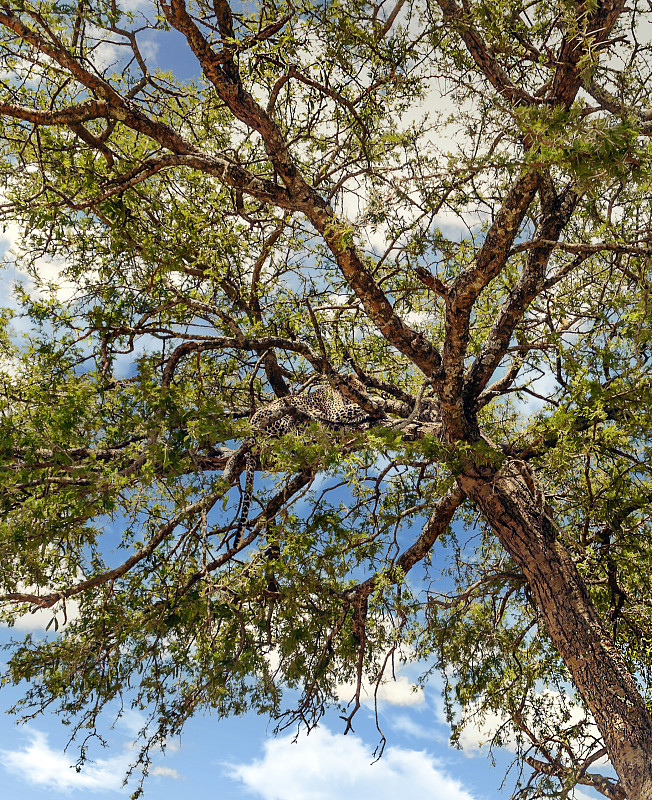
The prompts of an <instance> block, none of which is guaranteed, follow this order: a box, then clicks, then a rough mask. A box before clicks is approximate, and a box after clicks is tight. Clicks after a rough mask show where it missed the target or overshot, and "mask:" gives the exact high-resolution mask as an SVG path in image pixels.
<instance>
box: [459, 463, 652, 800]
mask: <svg viewBox="0 0 652 800" xmlns="http://www.w3.org/2000/svg"><path fill="white" fill-rule="evenodd" d="M458 481H459V484H460V486H461V488H462V489H463V491H464V492H465V493H466V495H467V496H468V497H469V498H470V499H471V500H472V501H473V502H474V503H475V505H476V507H477V508H478V509H479V510H480V512H481V513H482V515H483V516H484V518H485V519H486V520H487V522H488V523H489V524H490V525H491V526H492V528H493V529H494V531H495V533H496V535H497V536H498V538H499V540H500V542H501V544H502V545H503V547H504V548H505V549H506V550H507V551H508V552H509V554H510V555H511V556H512V558H514V560H515V561H516V562H517V563H518V565H519V566H520V568H521V569H522V570H523V573H524V574H525V576H526V577H527V579H528V581H529V584H530V587H531V590H532V594H533V596H534V598H535V600H536V602H537V605H538V607H539V609H540V610H541V614H542V616H543V620H544V622H545V625H546V629H547V631H548V634H549V635H550V638H551V640H552V642H553V643H554V645H555V647H556V648H557V650H558V651H559V654H560V655H561V657H562V659H563V661H564V663H565V664H566V666H567V667H568V670H569V672H570V674H571V676H572V678H573V681H574V682H575V685H576V687H577V689H578V691H579V692H580V694H581V695H582V697H583V698H584V701H585V702H586V704H587V706H588V707H589V709H590V710H591V713H592V714H593V716H594V718H595V721H596V724H597V726H598V728H599V730H600V732H601V734H602V736H603V737H604V741H605V745H606V747H607V749H608V751H609V755H610V757H611V762H612V764H613V766H614V768H615V770H616V772H617V773H618V776H619V778H620V781H621V783H622V786H623V788H624V789H625V792H626V793H627V797H628V798H629V800H652V717H651V716H650V713H649V712H648V709H647V707H646V705H645V702H644V700H643V698H642V697H641V694H640V692H639V690H638V687H637V686H636V683H635V681H634V679H633V678H632V676H631V675H630V674H629V672H628V671H627V668H626V667H625V664H624V663H623V662H622V660H621V658H620V656H619V654H618V652H617V651H616V648H615V647H614V646H613V644H612V643H611V640H610V637H609V634H608V633H607V631H606V629H605V628H604V626H603V624H602V621H601V619H600V617H599V615H598V612H597V610H596V608H595V606H594V605H593V602H592V601H591V598H590V597H589V595H588V592H587V589H586V586H585V584H584V581H583V579H582V576H581V575H580V573H579V571H578V569H577V567H576V565H575V563H574V561H573V559H572V558H571V555H570V552H569V551H568V549H567V548H566V547H565V546H564V544H563V542H562V541H561V540H560V539H559V537H558V535H557V530H556V526H555V525H554V523H553V522H552V520H551V519H550V517H549V516H548V513H547V512H546V510H545V507H543V508H542V507H541V505H542V504H541V503H540V502H538V501H537V499H536V497H535V496H534V494H533V492H531V491H530V489H529V488H528V485H527V482H526V480H525V478H524V477H523V473H522V468H521V466H520V462H515V461H508V462H506V463H505V464H503V465H502V467H501V468H500V469H497V468H496V467H494V466H487V465H477V464H473V465H469V466H467V467H466V468H465V469H464V471H463V473H462V474H461V475H460V477H459V479H458Z"/></svg>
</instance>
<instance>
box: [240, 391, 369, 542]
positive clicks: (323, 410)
mask: <svg viewBox="0 0 652 800" xmlns="http://www.w3.org/2000/svg"><path fill="white" fill-rule="evenodd" d="M306 420H307V421H310V420H314V421H316V422H319V423H321V424H322V425H326V426H328V427H329V428H336V429H349V430H355V429H356V428H359V427H360V426H361V425H362V424H363V423H365V422H368V421H369V420H370V415H369V414H367V413H366V412H365V411H363V409H361V408H360V406H359V405H357V404H356V403H352V402H351V401H350V400H348V399H347V398H346V397H344V395H343V394H341V393H340V392H338V391H337V390H336V389H332V388H331V387H330V386H324V387H322V388H321V389H317V390H315V391H314V392H307V393H305V394H290V395H287V396H286V397H279V398H278V400H274V401H273V402H271V403H268V404H267V405H265V406H263V407H262V408H260V409H258V411H256V412H255V413H254V414H252V416H251V418H250V423H251V427H252V428H253V429H254V431H255V432H256V435H255V436H253V437H251V438H250V439H249V440H248V442H247V443H248V445H249V446H248V449H247V453H246V456H245V470H246V471H245V488H244V493H243V497H242V505H241V507H240V515H239V519H238V528H237V531H236V535H235V543H234V547H239V546H240V543H241V542H242V538H243V534H244V529H245V526H246V524H247V519H248V517H249V507H250V506H251V498H252V495H253V488H254V472H255V465H256V458H255V455H254V453H253V452H252V450H253V448H254V447H255V445H256V444H258V443H259V442H260V441H261V439H263V438H272V439H278V438H280V437H281V436H284V435H285V434H286V433H290V432H291V431H293V430H294V429H296V428H297V427H298V426H300V425H301V424H305V421H306Z"/></svg>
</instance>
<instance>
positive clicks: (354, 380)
mask: <svg viewBox="0 0 652 800" xmlns="http://www.w3.org/2000/svg"><path fill="white" fill-rule="evenodd" d="M344 380H345V381H346V382H347V383H348V384H349V386H353V387H355V388H356V389H359V390H360V391H362V392H365V391H366V388H365V385H364V383H362V381H361V380H360V378H358V376H357V375H356V374H355V372H347V373H346V375H345V376H344Z"/></svg>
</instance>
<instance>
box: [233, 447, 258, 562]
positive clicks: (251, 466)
mask: <svg viewBox="0 0 652 800" xmlns="http://www.w3.org/2000/svg"><path fill="white" fill-rule="evenodd" d="M255 471H256V459H255V457H254V455H253V453H252V452H251V450H248V451H247V453H246V454H245V488H244V494H243V496H242V503H241V504H240V515H239V517H238V527H237V529H236V532H235V541H234V542H233V547H234V548H235V549H237V548H238V547H240V545H241V544H242V540H243V539H244V530H245V527H246V525H247V520H248V519H249V508H250V507H251V498H252V496H253V493H254V473H255Z"/></svg>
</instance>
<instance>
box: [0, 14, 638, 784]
mask: <svg viewBox="0 0 652 800" xmlns="http://www.w3.org/2000/svg"><path fill="white" fill-rule="evenodd" d="M650 13H651V12H650V8H649V4H646V3H642V2H640V0H633V2H632V3H630V4H629V5H628V6H625V4H624V2H623V0H586V2H578V1H577V0H550V1H549V2H540V0H533V2H527V3H526V2H522V0H468V2H467V0H463V1H462V2H461V3H458V2H457V1H456V0H431V1H430V2H425V1H423V0H398V2H396V3H394V2H393V0H391V2H384V0H381V1H380V2H378V3H377V4H374V3H367V2H362V0H346V2H344V1H343V0H325V1H324V2H319V3H312V2H310V1H309V0H291V2H290V0H288V2H283V0H273V1H272V0H269V2H268V0H264V1H263V2H257V3H254V2H246V3H240V4H235V3H232V4H229V3H228V1H227V0H212V2H211V3H209V2H204V0H169V2H166V1H164V0H161V1H160V2H158V3H151V4H150V3H139V4H137V5H135V6H134V5H133V4H128V3H122V2H121V0H120V1H119V2H116V0H78V1H77V2H76V3H70V4H69V3H65V2H56V0H43V1H42V2H38V1H37V2H32V0H23V1H22V2H16V3H7V2H4V0H3V2H2V3H1V4H0V36H1V47H0V57H1V59H2V73H1V77H0V86H1V89H0V117H1V128H0V148H1V156H0V175H1V180H2V193H3V195H2V214H3V216H4V220H5V222H6V223H7V224H11V225H13V226H17V228H18V230H19V232H20V241H19V245H17V247H16V248H15V252H14V253H13V255H11V256H8V257H7V260H9V261H13V263H14V267H15V268H17V269H18V270H20V271H21V272H22V273H24V274H25V275H27V276H29V280H28V281H27V282H25V281H23V283H22V284H20V283H19V284H17V286H16V287H15V295H14V296H15V300H14V301H13V302H12V303H9V304H8V308H7V309H6V310H5V311H4V312H3V315H2V318H1V320H2V331H3V332H2V338H1V339H0V348H1V350H2V358H3V360H2V365H1V371H0V452H1V453H2V457H1V459H0V503H1V507H2V521H1V522H0V554H1V557H0V603H1V604H2V606H1V607H2V611H1V613H2V616H3V619H5V620H6V621H9V622H10V623H11V621H12V620H14V619H15V618H16V617H17V616H18V615H20V614H23V613H25V612H26V611H27V610H29V609H34V608H46V609H52V612H53V614H54V613H55V612H56V611H57V610H59V616H57V617H53V619H54V620H55V621H56V622H55V627H58V624H59V620H60V617H61V612H62V611H64V612H66V614H67V622H66V625H65V626H63V627H61V629H60V630H57V631H56V635H53V636H50V637H49V638H47V639H45V640H36V639H32V638H31V637H27V638H26V639H25V640H24V641H16V642H15V644H14V647H13V650H12V655H11V658H10V661H9V665H8V671H7V674H6V679H7V680H10V681H13V682H15V683H19V682H20V681H23V680H26V681H27V682H28V684H27V685H28V688H27V690H26V694H25V699H24V701H23V706H22V707H23V708H24V709H25V710H26V711H27V712H28V713H33V712H36V711H39V710H45V709H56V710H58V711H59V712H60V713H61V714H63V715H64V716H66V717H68V718H70V719H71V720H73V721H74V723H75V725H76V726H78V728H79V729H81V728H82V727H83V728H89V729H90V730H91V731H92V730H95V729H96V726H97V721H98V715H99V714H100V712H101V711H102V709H104V708H105V707H106V706H107V705H109V704H110V703H112V702H113V701H114V700H115V699H116V698H124V699H125V702H128V703H133V704H135V705H136V706H138V707H141V708H146V709H147V710H148V713H150V715H151V717H150V726H149V728H148V732H147V736H146V738H145V740H144V742H143V751H142V753H141V758H142V759H144V760H146V759H147V752H148V748H149V747H151V745H153V744H157V743H161V742H164V741H165V740H166V738H167V737H168V736H170V735H171V734H174V733H177V732H179V731H180V730H181V729H182V728H183V725H184V723H185V721H186V720H187V719H189V717H191V716H192V715H193V714H196V713H198V712H200V711H202V710H204V709H214V710H215V711H217V713H219V714H222V715H229V714H238V713H242V712H244V711H246V710H249V709H255V710H257V711H259V712H260V713H264V714H269V715H271V716H272V717H274V718H276V719H277V720H279V723H280V724H281V725H283V724H287V723H290V722H296V721H299V722H302V723H304V724H306V725H308V726H311V725H314V724H316V723H317V722H318V721H319V719H320V717H321V715H322V714H323V712H324V709H325V708H326V707H327V706H328V705H329V704H332V703H335V704H337V703H339V702H341V700H338V686H341V685H342V684H343V683H346V682H351V683H352V684H353V686H354V687H356V688H355V689H354V690H353V695H352V697H351V703H350V704H349V705H344V706H343V716H344V717H345V723H344V727H345V728H347V727H350V726H351V724H352V720H353V716H354V714H355V712H356V710H357V709H358V707H359V704H360V700H361V691H362V690H363V688H364V687H365V686H369V685H371V686H372V687H373V686H376V687H377V686H379V685H380V683H381V681H383V680H384V679H387V678H389V677H390V674H391V670H392V664H393V663H394V661H397V660H400V659H408V660H421V661H422V663H423V669H424V673H425V674H424V677H426V675H427V673H429V672H431V671H432V670H441V671H442V674H443V675H444V676H445V680H446V699H447V703H448V710H449V713H450V717H451V721H452V722H453V723H454V728H453V733H454V736H456V735H459V733H460V731H461V730H462V729H463V726H464V724H465V723H466V722H467V721H468V720H469V719H471V718H473V716H477V715H480V716H481V715H482V714H486V713H489V712H495V713H499V714H500V715H501V719H503V720H504V724H503V726H502V728H501V730H500V731H499V732H498V733H497V735H496V743H497V744H500V742H501V741H504V740H506V739H507V738H508V737H511V738H512V739H513V740H514V741H515V742H516V743H517V746H518V754H517V757H518V759H520V762H521V765H522V767H523V769H522V772H521V773H520V778H519V779H518V785H517V787H516V788H515V790H514V792H515V796H519V797H523V798H526V797H542V796H551V797H552V796H555V797H558V796H566V795H565V794H563V793H564V792H567V791H569V790H570V788H571V787H573V786H575V785H577V784H579V785H585V786H591V787H593V788H594V789H595V790H597V791H598V792H600V793H602V794H603V795H604V796H606V797H608V798H612V800H624V798H629V799H630V800H643V799H646V798H647V799H649V798H652V718H651V716H650V690H651V681H652V674H651V672H650V666H651V664H650V647H651V645H652V604H651V600H652V597H651V595H652V586H651V580H650V576H651V570H652V567H651V564H650V560H651V558H652V543H651V539H650V533H651V530H650V512H651V510H652V508H651V502H652V476H651V475H650V466H649V465H650V463H651V462H650V447H651V446H652V440H651V434H652V416H651V413H652V412H651V410H650V399H651V393H652V375H651V356H652V352H651V348H650V338H651V334H652V324H651V323H652V320H651V315H650V302H651V298H652V291H651V289H652V283H651V274H650V265H651V262H650V255H651V254H652V249H651V247H652V245H651V239H652V229H651V226H650V222H651V202H650V201H651V194H650V191H651V179H650V174H651V171H652V150H651V148H650V140H649V136H650V134H652V108H649V107H648V106H647V98H648V94H649V86H650V85H651V81H652V75H651V62H650V57H651V53H650V30H651V27H650V20H649V17H650ZM155 47H159V48H167V49H168V51H169V53H170V54H171V55H172V56H174V58H173V59H172V60H173V61H175V63H176V65H179V64H181V63H186V64H191V65H192V67H191V68H190V69H189V70H186V73H187V72H188V71H189V72H190V74H191V75H194V77H191V78H190V79H183V80H182V79H180V78H178V77H176V76H175V74H174V71H168V72H165V71H163V70H162V69H160V68H157V69H154V68H153V66H152V64H153V62H154V58H153V53H154V48H155ZM318 386H329V387H331V389H332V390H333V391H335V392H338V393H339V395H341V396H343V398H344V399H345V401H346V402H347V403H352V404H357V406H358V407H359V409H360V413H361V414H363V415H364V418H365V420H366V421H365V424H364V425H358V426H352V427H349V428H346V426H339V427H338V426H334V425H329V424H327V422H326V423H325V422H324V420H323V419H322V420H320V419H311V418H310V416H309V415H308V417H307V418H306V416H305V415H304V416H303V417H302V418H301V419H299V420H297V422H298V423H300V424H297V426H296V427H295V429H294V430H293V431H292V432H290V433H288V434H286V435H284V436H282V437H280V438H272V437H265V436H262V435H259V436H258V437H256V433H255V431H254V432H253V437H252V427H251V426H250V424H249V421H248V420H249V417H250V415H251V414H252V413H253V412H254V411H255V410H257V409H260V408H261V407H263V406H264V405H265V404H267V403H270V402H271V401H273V400H275V399H276V398H282V397H285V398H286V402H287V413H288V414H295V415H298V416H299V417H300V416H301V414H300V408H299V407H298V406H299V403H298V400H297V398H299V397H301V396H302V395H304V394H305V393H307V392H309V391H310V390H311V389H314V388H315V387H318ZM293 403H296V406H295V405H293ZM252 441H254V442H255V445H254V446H253V449H252ZM247 448H248V449H247ZM247 452H249V453H250V454H253V456H254V459H255V467H256V468H257V473H256V480H255V485H254V498H253V503H252V507H251V511H250V513H249V515H248V517H245V518H244V519H243V520H242V521H243V523H244V525H245V527H244V531H243V533H244V536H243V537H241V541H240V542H237V541H236V540H237V538H238V537H236V531H237V529H238V521H239V519H241V517H242V512H241V511H239V507H240V505H241V502H242V494H243V491H244V490H243V475H242V473H243V470H244V466H245V461H246V456H247ZM236 545H237V546H236ZM287 688H290V689H293V690H295V691H294V693H292V694H291V695H288V694H287V693H286V692H285V689H287ZM288 697H290V698H294V700H296V702H295V703H293V704H292V703H290V704H288ZM578 704H579V706H580V707H581V709H582V714H580V717H579V720H578V715H577V714H576V713H575V711H576V709H577V707H578ZM571 710H573V713H571ZM605 761H609V762H610V764H611V765H612V766H613V769H614V770H615V773H616V774H617V776H618V777H617V778H616V777H614V773H613V772H611V771H610V770H609V767H608V766H607V767H605V766H604V765H605ZM601 765H602V766H601ZM560 792H561V793H562V795H560V794H559V793H560Z"/></svg>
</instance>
